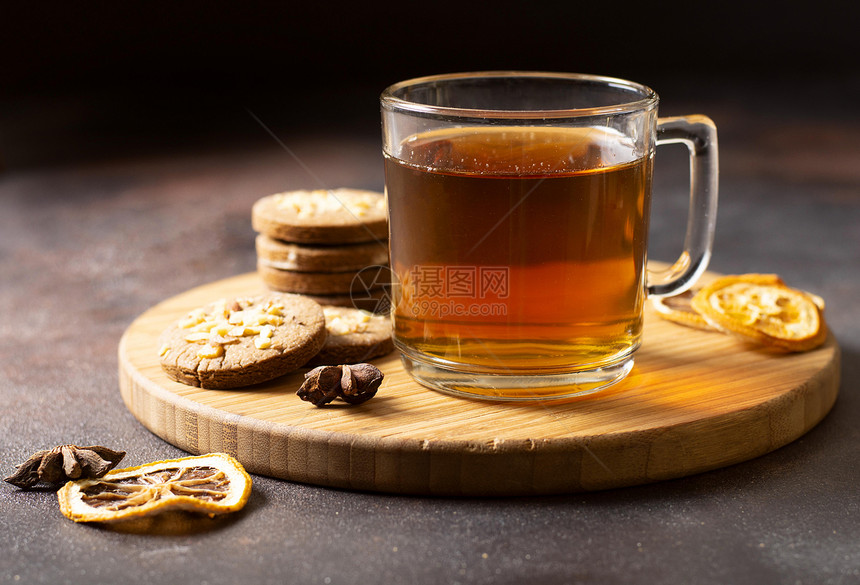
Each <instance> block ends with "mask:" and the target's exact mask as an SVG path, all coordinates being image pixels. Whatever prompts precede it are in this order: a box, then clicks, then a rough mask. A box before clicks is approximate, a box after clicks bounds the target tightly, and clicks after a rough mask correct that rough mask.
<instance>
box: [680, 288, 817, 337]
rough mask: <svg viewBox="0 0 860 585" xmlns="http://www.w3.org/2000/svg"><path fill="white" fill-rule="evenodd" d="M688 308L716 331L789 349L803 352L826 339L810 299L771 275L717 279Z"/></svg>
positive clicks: (698, 293)
mask: <svg viewBox="0 0 860 585" xmlns="http://www.w3.org/2000/svg"><path fill="white" fill-rule="evenodd" d="M821 304H822V305H823V301H822V302H821ZM691 305H692V307H693V309H694V310H695V311H696V312H697V313H699V314H700V315H701V316H702V317H703V318H704V320H705V321H707V322H708V324H710V325H711V326H713V327H715V328H717V329H719V330H721V331H724V332H726V333H730V334H733V335H736V336H738V337H740V338H743V339H746V340H750V341H755V342H758V343H762V344H765V345H769V346H774V347H779V348H782V349H785V350H788V351H807V350H810V349H813V348H815V347H817V346H819V345H821V344H822V343H823V342H824V340H825V339H826V338H827V326H826V325H825V323H824V316H823V314H822V311H821V308H820V307H819V305H818V304H817V303H816V302H815V297H814V296H813V295H809V294H808V293H805V292H803V291H800V290H797V289H793V288H790V287H788V286H786V285H785V284H784V283H783V282H782V280H780V279H779V277H777V276H776V275H772V274H744V275H739V276H724V277H722V278H718V279H717V280H715V281H714V282H712V283H711V284H709V285H707V286H705V287H703V288H702V289H701V290H700V291H699V292H697V293H696V294H695V295H694V296H693V299H692V301H691Z"/></svg>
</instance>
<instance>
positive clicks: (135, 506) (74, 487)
mask: <svg viewBox="0 0 860 585" xmlns="http://www.w3.org/2000/svg"><path fill="white" fill-rule="evenodd" d="M250 494H251V478H250V476H249V475H248V474H247V472H246V471H245V469H244V468H243V467H242V465H241V464H240V463H239V462H238V461H236V460H235V459H234V458H233V457H230V456H229V455H226V454H224V453H210V454H208V455H200V456H198V457H183V458H181V459H168V460H165V461H156V462H154V463H148V464H146V465H140V466H138V467H128V468H126V469H114V470H113V471H110V472H109V473H107V474H106V475H104V476H103V477H100V478H98V479H80V480H77V481H70V482H68V483H67V484H66V485H64V486H63V487H62V488H60V491H59V492H57V497H58V499H59V501H60V511H61V512H62V513H63V514H64V515H65V516H66V517H67V518H69V519H71V520H74V521H75V522H117V521H121V520H128V519H132V518H140V517H143V516H150V515H152V514H157V513H159V512H165V511H168V510H189V511H192V512H202V513H204V514H209V515H210V516H211V515H215V514H224V513H226V512H235V511H236V510H239V509H241V508H242V507H243V506H244V505H245V502H247V501H248V496H249V495H250Z"/></svg>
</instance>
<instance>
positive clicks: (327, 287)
mask: <svg viewBox="0 0 860 585" xmlns="http://www.w3.org/2000/svg"><path fill="white" fill-rule="evenodd" d="M252 224H253V227H254V230H255V231H257V232H258V235H257V240H256V246H257V270H258V272H259V274H260V277H261V278H262V279H263V282H264V283H265V285H266V286H267V287H268V288H270V289H271V290H275V291H280V292H290V293H298V294H302V295H306V296H310V297H311V298H313V299H314V300H316V301H317V302H319V303H321V304H324V305H338V306H356V307H359V308H364V309H368V310H376V309H378V308H379V306H380V303H381V302H382V301H384V299H385V295H386V289H385V287H386V285H387V284H388V279H387V276H388V269H387V267H388V217H387V210H386V206H385V197H384V195H383V194H382V193H377V192H374V191H362V190H357V189H330V190H323V189H320V190H313V191H309V190H301V191H289V192H285V193H276V194H274V195H269V196H267V197H263V198H262V199H260V200H258V201H257V202H256V203H255V204H254V207H253V209H252Z"/></svg>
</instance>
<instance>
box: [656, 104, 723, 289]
mask: <svg viewBox="0 0 860 585" xmlns="http://www.w3.org/2000/svg"><path fill="white" fill-rule="evenodd" d="M674 143H682V144H684V145H686V147H687V150H688V151H689V154H690V211H689V215H688V216H687V235H686V237H685V238H684V251H683V253H682V254H681V256H680V258H678V260H677V261H676V262H675V264H673V265H672V266H671V267H670V268H669V269H668V270H666V271H662V272H659V273H658V272H651V271H649V273H648V284H647V287H646V290H647V292H648V295H649V296H654V297H665V296H669V295H674V294H678V293H682V292H684V291H685V290H687V289H689V288H690V287H691V286H693V284H695V282H696V280H697V279H698V278H699V276H701V275H702V273H703V272H704V271H705V269H707V267H708V262H709V261H710V259H711V248H712V247H713V242H714V226H715V225H716V220H717V191H718V185H719V180H718V174H719V162H718V158H717V127H716V126H715V125H714V123H713V121H712V120H711V119H710V118H708V117H707V116H701V115H693V116H679V117H673V118H659V119H658V120H657V146H660V145H661V144H674Z"/></svg>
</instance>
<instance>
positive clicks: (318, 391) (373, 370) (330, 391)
mask: <svg viewBox="0 0 860 585" xmlns="http://www.w3.org/2000/svg"><path fill="white" fill-rule="evenodd" d="M383 377H384V374H383V373H382V372H381V371H380V370H379V368H377V367H376V366H372V365H370V364H350V365H342V366H319V367H317V368H314V369H313V370H311V371H310V372H308V373H307V374H305V381H304V382H303V383H302V387H301V388H299V390H298V392H296V394H298V396H299V398H301V399H302V400H306V401H308V402H310V403H312V404H314V405H316V406H323V405H324V404H328V403H329V402H331V401H332V400H334V399H335V398H338V397H340V398H341V399H343V400H344V401H346V402H348V403H350V404H361V403H362V402H366V401H368V400H370V399H371V398H373V397H374V396H375V395H376V391H377V390H379V385H380V384H382V378H383Z"/></svg>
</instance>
